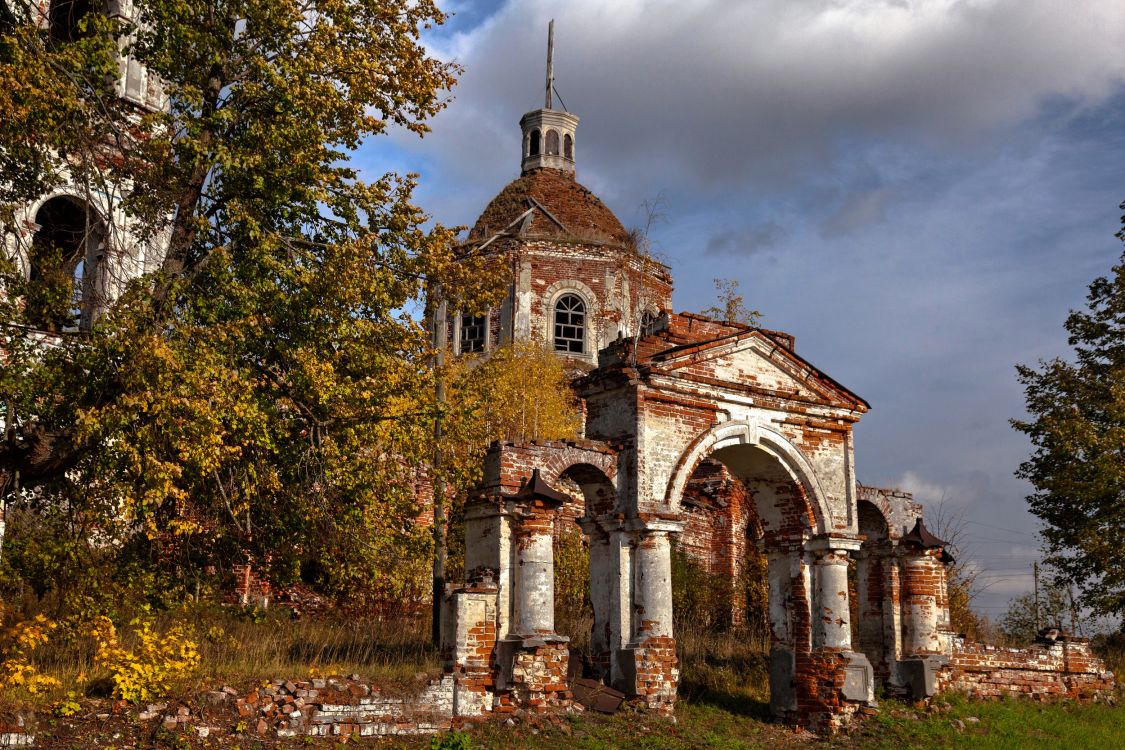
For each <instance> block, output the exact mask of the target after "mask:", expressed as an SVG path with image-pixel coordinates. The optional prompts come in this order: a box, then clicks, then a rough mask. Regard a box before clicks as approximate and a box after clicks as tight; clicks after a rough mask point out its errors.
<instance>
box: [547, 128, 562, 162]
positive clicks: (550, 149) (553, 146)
mask: <svg viewBox="0 0 1125 750" xmlns="http://www.w3.org/2000/svg"><path fill="white" fill-rule="evenodd" d="M547 155H548V156H558V155H559V134H558V133H556V132H555V131H554V130H548V131H547Z"/></svg>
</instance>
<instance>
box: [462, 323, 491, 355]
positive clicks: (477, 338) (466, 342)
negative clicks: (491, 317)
mask: <svg viewBox="0 0 1125 750" xmlns="http://www.w3.org/2000/svg"><path fill="white" fill-rule="evenodd" d="M487 332H488V316H486V315H462V316H461V337H460V341H459V346H458V351H459V352H461V353H462V354H471V353H473V352H483V351H484V343H485V336H486V335H487Z"/></svg>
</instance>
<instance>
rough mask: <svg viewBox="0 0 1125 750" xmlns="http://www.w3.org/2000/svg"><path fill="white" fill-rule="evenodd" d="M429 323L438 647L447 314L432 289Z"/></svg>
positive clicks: (436, 633)
mask: <svg viewBox="0 0 1125 750" xmlns="http://www.w3.org/2000/svg"><path fill="white" fill-rule="evenodd" d="M431 291H432V292H433V294H431V295H430V300H429V302H430V305H431V308H430V309H431V312H432V317H431V323H432V325H433V327H434V328H433V334H434V340H433V343H434V408H435V409H436V410H437V414H435V415H434V452H433V460H432V464H431V472H432V476H431V477H430V479H431V482H432V487H433V492H434V500H433V502H434V526H433V535H434V569H433V609H432V615H431V617H432V619H431V630H430V638H431V639H432V640H433V644H434V646H435V647H437V648H440V647H441V607H442V601H443V600H444V599H445V561H446V539H447V531H448V524H447V523H446V517H445V516H446V514H445V479H444V478H443V477H442V473H441V472H442V470H443V467H442V462H443V459H444V457H443V455H442V449H441V448H442V442H443V425H442V417H443V410H444V409H445V372H444V370H445V344H446V324H447V321H446V317H447V314H448V311H447V306H446V302H445V300H441V301H439V302H437V304H436V305H434V299H433V298H434V296H437V297H439V298H440V295H441V291H440V290H437V289H433V290H431Z"/></svg>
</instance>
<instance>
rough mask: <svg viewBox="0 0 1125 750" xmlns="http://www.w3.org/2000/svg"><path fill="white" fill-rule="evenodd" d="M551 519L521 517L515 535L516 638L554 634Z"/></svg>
mask: <svg viewBox="0 0 1125 750" xmlns="http://www.w3.org/2000/svg"><path fill="white" fill-rule="evenodd" d="M551 531H552V529H551V519H550V518H526V517H525V518H523V519H521V522H520V525H519V529H518V530H517V532H516V578H517V584H516V585H517V588H516V596H517V614H518V617H517V619H518V626H517V627H516V628H515V633H516V634H517V635H537V634H538V635H547V634H554V632H555V551H554V548H553V547H552V544H551V542H552V534H551Z"/></svg>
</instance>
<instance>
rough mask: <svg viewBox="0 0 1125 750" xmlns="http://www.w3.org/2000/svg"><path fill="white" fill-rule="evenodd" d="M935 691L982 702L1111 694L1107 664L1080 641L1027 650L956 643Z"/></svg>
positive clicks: (1111, 679) (1110, 680)
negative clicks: (961, 694) (1009, 697)
mask: <svg viewBox="0 0 1125 750" xmlns="http://www.w3.org/2000/svg"><path fill="white" fill-rule="evenodd" d="M939 686H940V688H941V689H943V690H960V691H964V692H967V693H969V694H971V695H974V696H977V697H981V698H999V697H1002V696H1005V695H1015V696H1025V697H1031V698H1038V699H1043V698H1056V697H1072V698H1079V697H1089V696H1090V695H1092V694H1095V693H1099V692H1109V691H1112V690H1113V689H1114V680H1113V673H1112V672H1110V671H1108V670H1107V669H1106V666H1105V662H1103V661H1102V660H1101V659H1099V658H1098V657H1097V656H1096V655H1094V653H1093V652H1092V651H1091V650H1090V645H1089V644H1088V643H1086V642H1082V641H1075V642H1070V643H1066V642H1064V643H1056V644H1054V645H1051V646H1045V645H1044V646H1033V647H1031V648H1000V647H997V646H988V645H985V644H981V643H961V642H959V643H957V644H955V646H954V650H953V657H952V659H951V660H950V663H949V666H948V667H947V668H946V669H945V670H944V671H943V672H942V674H941V676H940V677H939Z"/></svg>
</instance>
